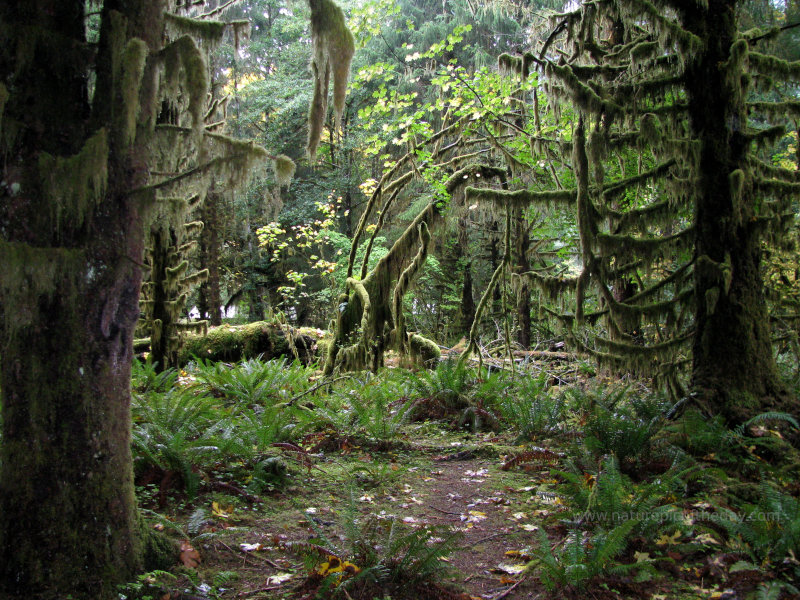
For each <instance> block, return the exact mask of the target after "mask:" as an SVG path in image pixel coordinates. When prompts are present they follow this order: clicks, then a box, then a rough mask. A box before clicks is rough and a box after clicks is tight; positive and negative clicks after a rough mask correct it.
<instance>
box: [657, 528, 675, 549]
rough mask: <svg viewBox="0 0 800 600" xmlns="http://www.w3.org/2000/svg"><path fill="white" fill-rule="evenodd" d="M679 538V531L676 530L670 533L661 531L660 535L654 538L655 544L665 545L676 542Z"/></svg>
mask: <svg viewBox="0 0 800 600" xmlns="http://www.w3.org/2000/svg"><path fill="white" fill-rule="evenodd" d="M680 539H681V532H680V531H676V532H675V533H673V534H672V535H667V534H666V533H662V534H661V537H659V538H658V539H657V540H656V546H666V545H672V544H677V543H678V540H680Z"/></svg>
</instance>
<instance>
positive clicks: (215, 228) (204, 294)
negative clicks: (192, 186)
mask: <svg viewBox="0 0 800 600" xmlns="http://www.w3.org/2000/svg"><path fill="white" fill-rule="evenodd" d="M219 201H220V195H219V192H217V191H216V190H214V189H213V188H212V189H210V190H209V191H208V193H207V194H206V199H205V202H203V212H202V217H201V219H202V221H203V223H204V225H205V227H203V231H202V233H201V234H200V252H201V256H202V261H201V268H203V269H208V279H207V280H206V282H205V283H204V284H203V285H202V286H200V296H201V298H203V306H201V308H200V314H201V317H205V316H206V315H207V317H208V319H209V321H210V322H211V325H213V326H217V325H222V311H221V306H222V294H221V293H220V273H219V262H220V252H221V243H220V237H219V226H220V223H219Z"/></svg>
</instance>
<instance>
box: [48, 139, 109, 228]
mask: <svg viewBox="0 0 800 600" xmlns="http://www.w3.org/2000/svg"><path fill="white" fill-rule="evenodd" d="M39 176H40V178H41V181H42V187H43V191H44V194H45V196H47V198H48V199H49V200H50V204H51V206H52V210H53V222H54V223H55V224H56V227H57V228H59V229H60V228H61V227H62V226H67V227H70V228H77V229H79V228H81V227H82V226H83V225H84V223H85V221H86V219H87V217H88V215H89V211H90V210H91V209H92V208H93V207H95V206H96V205H97V204H98V203H99V202H100V201H101V200H102V199H103V197H104V194H105V190H106V184H107V178H108V132H107V130H106V129H105V128H103V129H99V130H98V131H97V132H96V133H95V134H94V135H93V136H92V137H90V138H89V139H88V140H86V143H85V144H84V145H83V148H81V150H80V152H78V153H77V154H75V155H74V156H70V157H67V158H64V157H60V156H52V155H50V154H47V153H46V152H43V153H41V154H40V155H39Z"/></svg>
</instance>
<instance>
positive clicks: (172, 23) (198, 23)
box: [164, 12, 229, 48]
mask: <svg viewBox="0 0 800 600" xmlns="http://www.w3.org/2000/svg"><path fill="white" fill-rule="evenodd" d="M164 18H165V21H166V23H167V30H168V31H169V32H170V33H171V34H172V35H171V36H170V37H173V38H177V37H180V36H184V35H188V36H192V37H194V38H197V39H199V40H202V42H203V43H205V44H210V45H211V47H212V48H213V47H214V46H215V45H216V44H218V43H219V42H220V41H222V36H223V34H224V33H225V29H226V28H227V27H228V26H229V24H228V23H224V22H222V21H213V20H210V19H192V18H190V17H182V16H180V15H176V14H174V13H170V12H167V13H164Z"/></svg>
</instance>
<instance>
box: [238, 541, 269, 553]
mask: <svg viewBox="0 0 800 600" xmlns="http://www.w3.org/2000/svg"><path fill="white" fill-rule="evenodd" d="M239 548H241V549H242V552H258V551H259V550H263V549H264V545H263V544H258V543H256V544H246V543H245V544H239Z"/></svg>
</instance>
